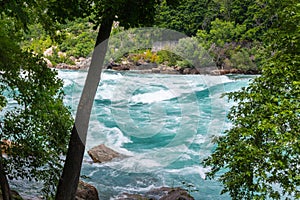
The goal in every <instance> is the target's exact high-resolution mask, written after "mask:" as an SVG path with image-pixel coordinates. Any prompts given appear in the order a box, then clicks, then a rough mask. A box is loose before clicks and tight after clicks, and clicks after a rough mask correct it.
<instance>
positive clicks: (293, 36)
mask: <svg viewBox="0 0 300 200" xmlns="http://www.w3.org/2000/svg"><path fill="white" fill-rule="evenodd" d="M260 5H263V6H264V10H262V11H261V13H260V14H262V13H263V15H264V16H265V17H266V18H267V19H268V20H267V21H271V19H272V20H273V23H272V25H271V28H270V29H269V30H268V32H267V33H266V35H265V37H264V41H265V42H266V43H267V44H269V47H270V49H271V50H272V51H273V52H274V55H273V56H272V57H270V58H269V59H268V60H266V61H265V62H264V65H263V68H262V74H261V76H259V77H257V78H256V79H255V80H254V81H253V82H252V83H251V84H250V86H249V87H247V88H243V89H242V90H241V91H238V92H234V93H230V94H228V97H229V99H231V100H234V101H237V102H238V103H237V105H236V106H233V107H232V109H231V111H230V113H229V115H228V118H229V119H230V120H232V121H233V127H232V128H231V129H230V130H228V131H226V132H225V134H224V136H222V137H220V138H219V139H218V140H217V145H218V146H217V147H216V150H215V151H214V152H213V153H212V155H211V157H209V158H208V159H207V160H206V161H205V165H206V166H212V171H211V172H210V173H208V175H209V177H214V176H215V175H216V173H217V172H220V171H222V172H224V173H223V174H222V175H221V177H220V178H219V180H220V181H221V182H222V183H223V185H224V190H223V193H226V192H228V193H229V194H230V196H231V197H232V198H233V199H266V198H271V199H282V198H286V199H298V198H300V190H299V185H300V176H299V164H300V163H299V154H300V148H299V147H300V145H299V141H300V140H299V137H300V135H299V133H300V125H299V120H300V102H299V99H300V84H299V77H300V71H299V67H300V57H299V53H300V48H299V44H300V40H299V39H300V32H299V30H300V24H299V23H300V12H299V11H300V9H299V6H300V4H299V2H298V1H296V0H284V1H280V2H279V1H269V2H268V3H265V2H260ZM274 13H276V16H274ZM274 17H275V19H274Z"/></svg>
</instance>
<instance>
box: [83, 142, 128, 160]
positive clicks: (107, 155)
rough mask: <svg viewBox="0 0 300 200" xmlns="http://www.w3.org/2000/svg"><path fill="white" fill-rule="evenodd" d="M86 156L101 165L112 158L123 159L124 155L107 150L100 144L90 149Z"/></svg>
mask: <svg viewBox="0 0 300 200" xmlns="http://www.w3.org/2000/svg"><path fill="white" fill-rule="evenodd" d="M88 154H89V155H90V157H91V158H92V159H93V161H94V163H103V162H108V161H111V160H112V159H114V158H121V157H125V156H124V155H122V154H120V153H118V152H116V151H114V150H112V149H110V148H108V147H107V146H105V145H104V144H100V145H98V146H95V147H93V148H91V149H90V150H89V151H88Z"/></svg>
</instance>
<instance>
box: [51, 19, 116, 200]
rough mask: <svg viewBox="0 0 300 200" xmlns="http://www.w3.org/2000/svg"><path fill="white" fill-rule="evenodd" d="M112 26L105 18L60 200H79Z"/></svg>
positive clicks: (87, 83)
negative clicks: (82, 169) (93, 110)
mask: <svg viewBox="0 0 300 200" xmlns="http://www.w3.org/2000/svg"><path fill="white" fill-rule="evenodd" d="M112 25H113V17H111V16H107V17H103V19H102V23H101V26H100V29H99V32H98V36H97V40H96V45H95V49H94V52H93V55H92V61H91V65H90V67H89V71H88V75H87V78H86V82H85V85H84V88H83V92H82V95H81V98H80V102H79V105H78V109H77V113H76V118H75V124H74V126H73V129H72V133H71V138H70V142H69V147H68V152H67V157H66V161H65V165H64V169H63V173H62V176H61V178H60V180H59V184H58V188H57V193H56V198H55V199H56V200H73V199H75V194H76V190H77V186H78V182H79V177H80V170H81V166H82V160H83V155H84V150H85V141H86V136H87V129H88V124H89V119H90V113H91V110H92V106H93V102H94V97H95V94H96V91H97V87H98V84H99V81H100V77H101V71H102V66H103V63H104V58H105V54H106V51H107V46H108V38H109V36H110V32H111V28H112Z"/></svg>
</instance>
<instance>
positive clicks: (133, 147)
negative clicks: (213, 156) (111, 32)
mask: <svg viewBox="0 0 300 200" xmlns="http://www.w3.org/2000/svg"><path fill="white" fill-rule="evenodd" d="M59 76H60V77H62V78H63V80H64V83H65V86H64V89H65V92H66V95H67V96H66V100H65V103H66V104H67V105H68V106H70V107H71V109H72V111H73V113H74V114H75V112H76V108H77V104H78V101H79V97H80V93H81V90H82V88H83V85H84V81H85V77H86V72H84V71H59ZM101 79H102V80H101V82H100V85H99V88H98V91H97V94H96V98H95V101H94V106H93V111H92V115H91V121H90V127H89V131H88V138H87V145H86V149H87V150H88V149H90V148H92V147H93V146H96V145H99V144H102V143H104V144H105V145H106V146H108V147H110V148H112V149H114V150H116V151H118V152H121V153H123V154H125V155H127V156H128V157H127V158H126V159H123V160H115V161H112V162H109V163H105V164H91V162H90V161H91V159H90V158H89V156H88V155H87V153H85V157H84V163H83V168H82V173H81V174H82V175H83V177H84V178H83V179H84V180H85V181H86V182H89V183H91V184H92V185H94V186H95V187H96V188H97V189H98V191H99V195H100V198H101V199H114V198H115V197H116V196H117V195H118V194H120V193H123V192H129V193H143V192H146V191H148V190H149V189H152V188H156V187H161V186H169V187H175V186H179V187H183V188H186V189H188V188H187V187H186V185H184V184H182V182H183V181H184V182H186V183H188V184H192V185H193V186H194V187H192V188H191V189H193V190H197V191H194V192H191V194H192V196H194V197H195V199H197V200H200V199H230V198H229V197H228V196H226V195H222V196H221V195H220V191H221V189H222V186H221V185H220V183H219V182H217V181H216V180H205V172H207V171H208V170H209V169H207V168H204V167H203V166H201V161H202V160H203V159H204V158H205V157H207V156H208V155H209V154H210V153H211V151H212V150H213V148H214V145H213V144H212V143H211V140H212V138H213V137H214V136H217V135H220V134H222V132H223V131H224V130H225V129H226V128H229V127H230V122H228V121H227V119H226V114H227V112H228V109H229V108H230V106H232V103H228V102H227V101H226V99H221V98H220V95H221V94H222V93H224V92H229V91H235V90H238V89H240V88H241V87H243V86H247V84H248V83H249V81H250V80H251V79H252V77H251V76H208V75H190V76H180V75H163V74H139V73H135V72H114V71H104V72H103V74H102V77H101Z"/></svg>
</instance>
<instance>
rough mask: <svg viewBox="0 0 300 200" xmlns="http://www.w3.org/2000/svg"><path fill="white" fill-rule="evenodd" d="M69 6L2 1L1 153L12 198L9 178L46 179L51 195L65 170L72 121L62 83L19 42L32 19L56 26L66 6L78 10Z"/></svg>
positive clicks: (1, 175)
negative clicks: (64, 159) (62, 171)
mask: <svg viewBox="0 0 300 200" xmlns="http://www.w3.org/2000/svg"><path fill="white" fill-rule="evenodd" d="M65 3H66V4H65ZM67 5H68V6H69V3H68V2H67V1H64V2H60V1H51V2H49V3H46V2H45V3H40V2H37V1H34V0H31V1H26V2H25V1H14V0H12V1H3V2H1V8H0V11H1V12H0V16H1V18H0V80H1V82H0V110H1V111H2V113H3V116H2V117H1V118H0V126H1V129H0V145H1V152H5V154H6V156H3V155H2V154H1V156H0V180H1V182H0V186H1V190H2V196H3V199H4V200H9V199H11V198H12V197H11V192H10V188H9V184H8V181H7V177H9V178H11V179H17V178H25V179H29V180H38V181H41V182H43V183H44V188H43V192H44V194H45V195H46V196H49V195H51V194H52V193H53V192H54V188H55V186H56V184H57V181H58V177H59V174H60V172H61V169H62V159H61V158H62V156H63V155H64V154H66V149H67V141H68V139H69V131H70V128H71V125H72V123H73V120H72V117H71V113H70V112H69V110H68V108H67V107H65V106H64V104H63V91H62V86H63V82H62V80H60V79H58V78H57V77H56V76H57V73H56V72H55V71H53V70H50V69H49V68H47V66H46V63H45V62H44V61H43V60H42V59H41V58H40V57H39V56H36V55H34V54H33V53H31V52H22V51H21V48H20V46H19V43H20V41H21V37H20V36H21V35H22V31H26V30H27V26H28V25H29V24H30V23H35V22H38V21H39V22H43V25H44V26H47V27H48V28H49V29H50V30H52V28H53V27H54V25H55V22H56V21H57V20H59V19H60V20H62V21H63V20H64V19H65V17H66V16H61V15H60V14H62V13H63V12H61V11H62V10H61V9H66V8H68V9H69V10H68V9H66V10H65V12H67V13H70V12H71V11H74V10H72V9H75V8H74V7H68V6H67ZM56 6H58V7H56ZM75 7H76V6H75ZM76 8H77V7H76ZM77 11H78V10H77ZM45 13H47V14H46V15H45ZM57 13H59V14H57ZM75 14H76V12H75ZM77 14H78V12H77ZM73 16H76V15H72V17H73ZM51 22H52V23H51ZM8 101H10V102H11V103H12V104H10V106H9V107H8V104H7V102H8ZM3 108H5V109H3Z"/></svg>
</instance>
